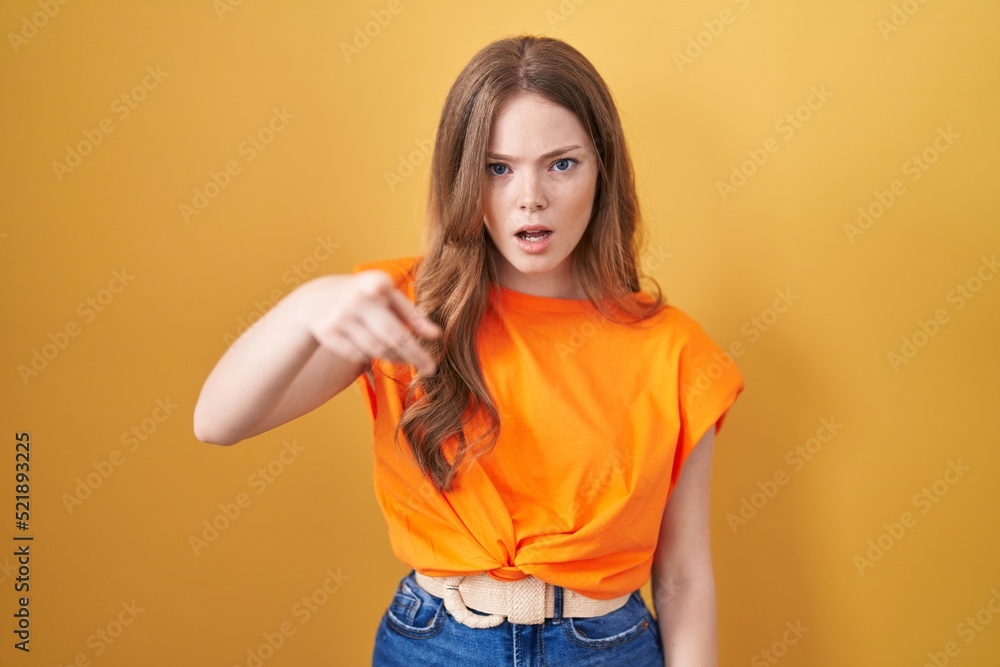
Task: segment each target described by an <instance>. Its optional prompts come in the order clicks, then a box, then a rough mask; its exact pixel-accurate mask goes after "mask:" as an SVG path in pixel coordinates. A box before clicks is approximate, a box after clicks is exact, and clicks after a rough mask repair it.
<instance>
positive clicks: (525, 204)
mask: <svg viewBox="0 0 1000 667" xmlns="http://www.w3.org/2000/svg"><path fill="white" fill-rule="evenodd" d="M545 204H546V200H545V188H544V186H543V184H542V179H541V178H540V177H539V176H537V175H536V174H535V173H534V172H533V171H532V170H530V169H526V170H523V171H522V176H521V188H520V190H519V192H518V206H519V207H520V209H521V210H522V211H529V212H530V211H534V210H537V209H542V208H545Z"/></svg>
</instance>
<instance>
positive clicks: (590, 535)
mask: <svg viewBox="0 0 1000 667" xmlns="http://www.w3.org/2000/svg"><path fill="white" fill-rule="evenodd" d="M431 179H432V180H431V199H430V206H429V209H428V216H429V219H428V231H429V234H428V240H427V248H426V251H425V252H424V254H423V255H422V256H420V257H414V258H405V259H397V260H392V261H381V262H373V263H369V264H363V265H360V266H358V267H355V271H354V272H353V273H352V274H348V275H327V276H322V277H319V278H316V279H314V280H311V281H309V282H307V283H305V284H303V285H302V286H300V287H299V288H297V289H296V290H295V291H293V292H292V293H290V294H289V295H288V296H287V297H286V298H285V299H284V300H282V301H281V302H280V303H278V304H277V305H276V306H275V307H274V308H273V309H272V310H271V311H270V312H268V313H267V315H266V316H264V317H263V318H261V320H260V321H259V323H258V324H257V325H256V326H255V327H254V328H252V329H251V330H250V331H248V332H247V333H246V334H244V338H245V340H243V341H240V342H238V343H236V344H234V345H233V346H232V347H231V348H230V349H229V350H228V351H227V352H226V354H225V355H224V356H223V357H222V359H221V360H220V361H219V363H218V365H217V366H216V368H215V369H214V370H213V371H212V373H211V375H210V376H209V377H208V379H207V381H206V383H205V386H204V388H203V390H202V393H201V397H200V398H199V401H198V405H197V407H196V408H195V415H194V421H195V433H196V435H197V437H198V438H199V439H201V440H204V441H206V442H213V443H219V444H233V443H236V442H239V441H241V440H244V439H246V438H249V437H251V436H254V435H257V434H259V433H262V432H264V431H267V430H269V429H272V428H274V427H276V426H278V425H280V424H283V423H285V422H287V421H289V420H292V419H295V418H296V417H298V416H300V415H302V414H304V413H306V412H309V411H311V410H313V409H314V408H316V407H317V406H319V405H321V404H323V403H324V402H326V401H327V400H328V399H330V398H331V397H332V396H334V395H336V394H337V393H339V392H340V391H342V390H343V389H345V388H346V387H348V386H349V385H350V384H351V383H352V382H355V381H357V382H359V383H361V385H363V395H364V396H365V402H366V405H367V407H368V409H369V412H370V415H371V417H372V419H373V423H374V450H373V451H374V456H375V486H376V494H377V498H378V501H379V505H380V507H381V509H382V511H383V514H384V515H385V518H386V522H387V524H388V527H389V534H390V539H391V544H392V547H393V551H394V553H395V554H396V555H397V557H399V558H400V559H401V560H402V561H403V562H404V563H406V564H407V565H408V566H410V567H411V568H412V570H411V571H410V572H409V574H407V576H405V577H404V578H403V579H401V580H400V581H399V582H398V584H397V586H396V590H395V592H394V593H393V596H392V598H391V600H390V602H389V605H388V608H387V609H386V612H385V614H384V615H383V618H382V621H381V624H380V626H379V629H378V632H377V636H376V641H375V652H374V664H375V665H414V664H420V665H425V664H426V665H462V666H469V665H527V664H532V665H534V664H544V665H574V666H575V667H584V666H586V665H625V664H627V665H635V666H644V665H656V666H657V667H659V666H661V665H664V664H666V665H683V666H685V667H686V666H699V667H707V666H712V665H716V664H717V650H716V610H715V587H714V577H713V572H712V564H711V555H710V549H709V523H708V517H709V514H708V499H709V479H710V468H711V457H712V447H713V440H714V436H715V433H716V432H717V431H718V429H719V428H720V427H721V425H722V422H723V418H724V417H725V415H726V414H727V411H728V409H729V407H730V406H731V405H732V404H733V402H734V401H735V400H736V397H737V396H738V394H739V393H740V392H741V391H742V389H743V377H742V375H741V373H740V371H739V369H738V368H737V366H736V365H735V363H734V362H733V360H732V358H731V357H729V356H728V355H726V354H725V353H724V352H723V351H722V350H721V349H720V348H719V347H718V346H717V345H715V343H714V342H713V341H712V340H711V339H710V338H709V337H708V336H707V335H706V333H705V332H704V331H703V330H702V329H701V328H700V327H699V325H698V324H697V323H696V322H695V321H694V320H692V319H691V318H690V317H688V316H687V315H685V314H684V313H683V312H682V311H680V310H679V309H677V308H676V307H673V306H668V305H665V304H664V303H663V300H662V297H661V295H660V294H659V291H658V289H656V290H654V292H655V295H654V294H650V293H649V292H647V291H644V290H643V289H642V288H641V287H640V272H639V250H640V243H639V242H640V220H639V207H638V202H637V199H636V192H635V185H634V181H633V173H632V165H631V161H630V158H629V154H628V150H627V147H626V144H625V140H624V137H623V133H622V127H621V122H620V120H619V117H618V112H617V110H616V108H615V104H614V102H613V99H612V96H611V94H610V92H609V90H608V88H607V86H606V84H605V83H604V81H603V80H602V79H601V77H600V75H599V74H598V73H597V71H596V70H595V69H594V67H593V66H592V65H591V63H590V62H589V61H588V60H587V59H586V58H584V56H582V55H581V54H580V53H579V52H578V51H576V50H575V49H574V48H572V47H571V46H569V45H567V44H566V43H564V42H561V41H559V40H555V39H550V38H543V37H533V36H521V37H516V38H509V39H502V40H498V41H496V42H494V43H492V44H489V45H488V46H486V47H485V48H484V49H483V50H482V51H480V52H479V53H478V54H476V55H475V56H474V57H473V58H472V60H471V61H470V62H469V64H468V65H467V66H466V67H465V68H464V70H463V71H462V72H461V74H460V75H459V76H458V79H457V80H456V81H455V83H454V85H453V86H452V89H451V91H450V92H449V94H448V97H447V100H446V101H445V105H444V109H443V112H442V114H441V120H440V125H439V128H438V132H437V137H436V143H435V147H434V154H433V164H432V176H431ZM682 470H683V474H681V472H682ZM668 499H669V502H668ZM650 577H652V584H653V585H652V588H653V600H654V608H655V611H656V616H655V618H654V617H653V615H652V613H651V612H650V610H649V609H648V607H647V606H646V604H645V602H644V601H643V599H642V596H641V595H640V588H641V587H642V586H643V585H644V584H645V583H646V582H647V581H648V580H649V579H650Z"/></svg>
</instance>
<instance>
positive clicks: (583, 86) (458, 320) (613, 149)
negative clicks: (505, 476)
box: [396, 35, 663, 491]
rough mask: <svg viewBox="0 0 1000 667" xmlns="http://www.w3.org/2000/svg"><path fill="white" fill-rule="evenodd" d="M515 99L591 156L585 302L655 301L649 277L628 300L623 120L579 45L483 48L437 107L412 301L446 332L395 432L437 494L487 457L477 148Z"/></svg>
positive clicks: (578, 266) (489, 402)
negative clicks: (524, 97)
mask: <svg viewBox="0 0 1000 667" xmlns="http://www.w3.org/2000/svg"><path fill="white" fill-rule="evenodd" d="M521 94H533V95H537V96H540V97H542V98H545V99H547V100H548V101H550V102H553V103H555V104H559V105H561V106H563V107H565V108H567V109H569V110H570V111H572V112H573V113H574V114H576V116H577V117H578V118H579V119H580V122H581V123H582V124H583V127H584V128H585V130H586V131H587V133H588V134H589V136H590V138H591V140H592V142H593V145H594V147H595V148H596V151H597V155H598V160H597V161H598V179H597V187H596V192H595V200H594V206H593V211H592V214H591V218H590V220H589V222H588V224H587V227H586V230H585V231H584V234H583V236H582V238H581V239H580V242H579V243H578V244H577V246H576V248H575V249H574V250H573V254H572V258H573V266H574V272H575V274H576V275H577V276H578V277H579V280H580V281H581V284H582V287H583V290H584V293H585V294H586V296H587V299H588V300H589V301H590V303H591V304H592V305H593V306H594V307H595V308H596V309H597V311H598V312H599V313H601V314H602V315H603V316H605V317H608V318H609V319H611V320H614V321H625V320H628V321H632V322H635V321H639V320H642V319H644V318H646V317H648V316H649V315H650V314H652V313H653V312H655V311H657V310H659V308H660V306H661V305H662V303H663V296H662V293H661V291H660V289H659V286H658V285H656V283H655V282H654V281H650V282H651V283H652V286H653V287H654V288H655V289H654V290H653V294H654V296H653V298H652V299H638V298H637V293H638V292H640V289H641V288H640V274H639V266H638V264H639V263H638V255H639V249H640V248H641V244H642V238H641V237H642V227H641V224H640V214H639V202H638V197H637V196H636V190H635V180H634V175H633V170H632V162H631V158H630V157H629V153H628V149H627V147H626V144H625V137H624V134H623V132H622V126H621V120H620V119H619V116H618V110H617V108H616V106H615V103H614V100H613V98H612V96H611V92H610V90H609V89H608V87H607V85H606V84H605V82H604V80H603V79H602V78H601V76H600V75H599V74H598V73H597V70H596V69H595V68H594V66H593V65H592V64H591V63H590V61H588V60H587V59H586V58H585V57H584V56H583V55H582V54H581V53H580V52H579V51H577V50H576V49H574V48H573V47H572V46H570V45H569V44H567V43H565V42H563V41H561V40H558V39H553V38H550V37H541V36H533V35H521V36H517V37H510V38H505V39H499V40H497V41H495V42H492V43H491V44H488V45H487V46H486V47H485V48H483V49H482V50H481V51H479V53H477V54H476V55H475V56H473V58H472V60H471V61H469V63H468V64H467V65H466V66H465V68H464V69H463V70H462V72H461V73H460V74H459V75H458V78H457V79H456V80H455V83H454V84H453V85H452V87H451V90H450V91H449V93H448V96H447V98H446V100H445V103H444V108H443V110H442V112H441V118H440V122H439V125H438V132H437V136H436V138H435V144H434V153H433V157H432V162H431V184H430V197H429V199H428V210H427V222H428V229H427V231H428V234H427V250H426V252H425V254H424V256H423V257H422V259H421V261H420V263H419V265H418V267H417V270H416V285H415V287H416V302H417V305H418V307H419V308H420V309H421V310H422V311H423V312H424V313H426V314H427V316H428V317H429V318H430V319H432V320H433V321H434V322H436V323H437V324H438V325H439V326H440V327H441V329H442V331H443V335H442V336H441V337H440V338H439V339H438V340H436V341H434V342H433V343H431V345H430V349H431V353H432V354H433V356H434V357H435V358H436V359H437V360H438V363H437V369H436V371H435V373H434V374H432V375H418V376H416V377H414V378H413V380H412V381H411V382H410V384H409V387H408V390H407V398H406V405H407V407H406V409H405V411H404V412H403V415H402V417H401V418H400V421H399V424H398V426H397V431H396V436H397V438H398V436H399V433H400V432H402V433H403V434H404V435H405V437H406V439H407V441H408V442H409V443H410V446H411V448H412V450H413V453H414V456H415V459H416V461H417V463H418V465H419V466H420V468H421V469H422V470H423V471H424V473H425V474H426V475H427V477H429V478H430V480H431V481H432V483H433V484H434V485H435V487H436V488H437V489H438V490H439V491H450V490H452V489H453V484H454V482H455V478H456V476H457V474H458V470H459V467H460V466H461V464H462V463H463V461H464V460H465V458H466V455H467V454H468V453H469V452H470V451H474V455H473V457H472V459H470V463H471V461H472V460H475V458H477V457H478V456H481V455H483V454H485V453H487V452H488V451H489V450H490V449H491V448H492V447H493V446H494V445H495V444H496V440H497V438H498V437H499V433H500V416H499V413H498V410H497V407H496V405H495V404H494V402H493V399H492V397H491V396H490V393H489V391H488V389H487V387H486V383H485V381H484V379H483V373H482V369H481V366H480V363H479V358H478V355H477V352H476V335H477V331H478V329H479V324H480V322H481V321H482V319H483V316H484V315H485V314H486V313H487V310H488V308H489V305H490V290H491V288H492V286H493V285H495V284H497V282H498V277H499V262H498V255H499V251H498V250H497V249H496V246H495V245H493V242H492V240H491V239H490V237H489V234H488V233H487V231H486V227H485V224H484V222H483V220H484V215H485V204H484V196H485V194H486V187H487V185H486V183H487V180H486V179H487V158H486V153H487V151H488V150H489V141H490V132H491V128H492V126H493V123H494V121H495V119H496V118H497V115H498V113H499V112H500V110H501V109H502V108H503V107H504V105H505V103H506V102H507V101H508V100H510V99H512V98H513V97H515V96H518V95H521ZM623 314H624V318H623V317H622V315H623ZM447 442H452V443H456V450H455V454H454V457H453V460H452V461H448V460H447V457H446V456H445V452H444V448H445V443H447ZM477 445H485V446H484V447H482V448H479V449H476V446H477Z"/></svg>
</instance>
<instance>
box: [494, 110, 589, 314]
mask: <svg viewBox="0 0 1000 667" xmlns="http://www.w3.org/2000/svg"><path fill="white" fill-rule="evenodd" d="M484 168H485V169H486V179H487V185H486V202H485V207H486V215H485V224H486V229H487V231H488V232H489V235H490V238H491V239H493V243H494V245H496V247H497V249H498V250H499V251H500V255H501V261H500V266H501V269H500V274H501V275H500V282H501V284H502V285H503V286H504V287H508V288H510V289H512V290H515V291H518V292H525V293H528V294H535V295H538V296H551V297H558V298H584V296H583V294H582V291H581V288H580V285H579V284H578V282H577V281H576V280H575V278H574V274H573V271H572V257H571V253H572V251H573V249H574V248H575V247H576V244H577V243H578V242H579V241H580V238H581V237H582V236H583V232H584V230H586V228H587V223H588V221H589V220H590V214H591V211H592V210H593V205H594V194H595V193H596V190H597V174H598V168H597V154H596V151H595V150H594V147H593V144H592V142H591V141H590V137H589V136H588V135H587V132H586V130H585V129H584V127H583V124H582V123H581V122H580V120H579V119H578V118H577V117H576V114H574V113H573V112H572V111H570V110H569V109H567V108H565V107H562V106H559V105H558V104H554V103H552V102H549V101H548V100H545V99H543V98H541V97H538V96H536V95H527V94H524V95H519V96H517V97H514V98H512V99H511V100H509V101H508V102H507V103H506V104H505V105H504V107H503V108H502V109H501V110H500V113H499V114H498V116H497V118H496V121H495V123H494V124H493V128H492V133H491V136H490V145H489V151H488V153H487V160H486V165H485V166H484Z"/></svg>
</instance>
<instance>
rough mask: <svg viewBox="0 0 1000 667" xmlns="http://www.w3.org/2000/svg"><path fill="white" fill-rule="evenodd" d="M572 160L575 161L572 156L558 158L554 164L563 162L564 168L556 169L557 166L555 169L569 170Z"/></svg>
mask: <svg viewBox="0 0 1000 667" xmlns="http://www.w3.org/2000/svg"><path fill="white" fill-rule="evenodd" d="M573 162H576V160H574V159H573V158H568V157H565V158H563V159H561V160H559V161H558V162H556V163H555V164H557V165H559V164H563V163H565V164H566V168H565V169H558V168H557V169H556V171H569V168H570V164H571V163H573Z"/></svg>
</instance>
